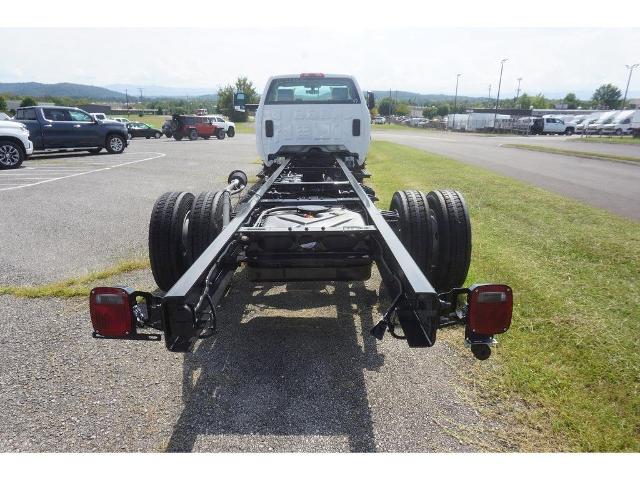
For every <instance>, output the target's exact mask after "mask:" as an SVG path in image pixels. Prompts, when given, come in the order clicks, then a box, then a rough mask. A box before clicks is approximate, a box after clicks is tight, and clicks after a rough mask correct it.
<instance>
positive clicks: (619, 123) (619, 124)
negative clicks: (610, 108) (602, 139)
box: [600, 110, 634, 135]
mask: <svg viewBox="0 0 640 480" xmlns="http://www.w3.org/2000/svg"><path fill="white" fill-rule="evenodd" d="M633 112H634V111H633V110H622V111H621V112H620V113H618V114H617V115H616V116H615V117H613V118H612V119H611V120H610V121H609V122H608V123H606V124H604V125H603V126H602V129H601V130H600V133H602V134H603V135H614V134H615V135H628V134H630V133H631V129H632V128H631V118H632V117H633Z"/></svg>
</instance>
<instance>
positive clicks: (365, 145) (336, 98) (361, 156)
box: [256, 73, 371, 167]
mask: <svg viewBox="0 0 640 480" xmlns="http://www.w3.org/2000/svg"><path fill="white" fill-rule="evenodd" d="M361 96H362V90H361V89H360V87H359V85H358V83H357V82H356V79H355V78H353V77H350V76H347V75H324V74H316V73H307V74H302V75H279V76H275V77H271V78H270V79H269V81H268V82H267V88H266V90H265V94H264V95H263V96H262V97H261V99H260V105H259V107H258V110H257V111H256V142H257V148H258V154H259V155H260V157H261V158H262V161H263V162H264V164H265V165H266V166H267V167H270V166H271V165H272V164H273V161H274V160H275V159H276V158H277V157H279V156H281V155H282V154H292V153H304V152H305V151H308V150H311V149H315V150H319V151H324V152H330V153H337V152H348V154H349V156H350V157H351V158H352V159H353V160H355V163H356V164H357V165H358V166H360V167H361V166H363V165H364V163H365V158H366V156H367V151H368V150H369V142H370V141H371V138H370V137H371V135H370V132H371V116H370V114H369V109H368V107H367V102H366V101H365V100H364V98H361ZM315 150H314V151H315Z"/></svg>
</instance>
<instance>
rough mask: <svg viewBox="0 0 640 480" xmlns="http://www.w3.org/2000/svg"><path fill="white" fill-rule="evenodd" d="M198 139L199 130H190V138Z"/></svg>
mask: <svg viewBox="0 0 640 480" xmlns="http://www.w3.org/2000/svg"><path fill="white" fill-rule="evenodd" d="M197 139H198V131H197V130H189V140H197Z"/></svg>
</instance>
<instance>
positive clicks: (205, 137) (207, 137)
mask: <svg viewBox="0 0 640 480" xmlns="http://www.w3.org/2000/svg"><path fill="white" fill-rule="evenodd" d="M202 138H204V139H205V140H209V139H210V138H211V136H210V135H204V136H203V137H202Z"/></svg>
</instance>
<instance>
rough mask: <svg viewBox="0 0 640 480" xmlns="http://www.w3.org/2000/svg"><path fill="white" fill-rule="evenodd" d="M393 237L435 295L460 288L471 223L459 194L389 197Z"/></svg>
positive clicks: (438, 192) (466, 268)
mask: <svg viewBox="0 0 640 480" xmlns="http://www.w3.org/2000/svg"><path fill="white" fill-rule="evenodd" d="M390 209H391V210H395V211H396V212H398V216H399V219H398V225H397V228H396V235H398V238H400V240H401V241H402V243H403V244H404V246H405V247H406V249H407V251H408V252H409V254H411V256H412V257H413V259H414V260H415V262H416V263H417V264H418V266H419V267H420V269H421V270H422V272H423V273H424V274H425V276H426V277H427V279H428V280H429V282H430V283H431V285H432V286H433V287H434V288H435V290H436V291H437V292H446V291H449V290H451V289H452V288H457V287H461V286H462V285H463V284H464V281H465V279H466V277H467V272H468V271H469V265H470V263H471V222H470V220H469V213H468V211H467V207H466V204H465V201H464V198H463V197H462V194H461V193H460V192H457V191H455V190H436V191H432V192H429V193H428V194H426V195H425V194H424V193H422V192H419V191H417V190H404V191H401V192H396V193H394V194H393V198H392V199H391V207H390Z"/></svg>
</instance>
